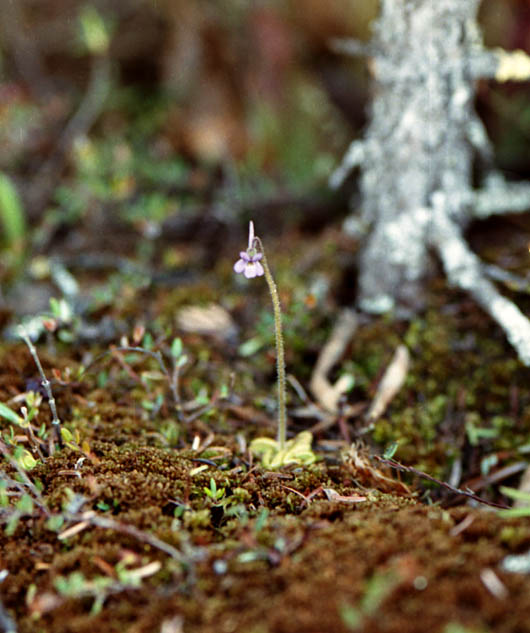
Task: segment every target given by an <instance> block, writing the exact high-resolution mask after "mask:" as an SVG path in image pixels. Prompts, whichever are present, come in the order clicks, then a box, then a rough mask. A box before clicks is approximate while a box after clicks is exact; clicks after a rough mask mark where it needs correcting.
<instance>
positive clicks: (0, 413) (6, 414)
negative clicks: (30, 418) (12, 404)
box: [0, 402, 29, 428]
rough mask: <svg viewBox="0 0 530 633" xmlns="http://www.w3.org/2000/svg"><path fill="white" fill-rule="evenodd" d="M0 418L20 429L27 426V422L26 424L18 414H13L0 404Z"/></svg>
mask: <svg viewBox="0 0 530 633" xmlns="http://www.w3.org/2000/svg"><path fill="white" fill-rule="evenodd" d="M0 418H4V419H5V420H7V421H8V422H11V423H12V424H16V425H17V426H20V427H22V428H26V427H28V426H29V422H27V421H26V420H25V419H24V418H22V417H21V416H20V415H18V413H15V412H14V411H13V409H10V408H9V407H8V406H7V405H6V404H4V403H3V402H0Z"/></svg>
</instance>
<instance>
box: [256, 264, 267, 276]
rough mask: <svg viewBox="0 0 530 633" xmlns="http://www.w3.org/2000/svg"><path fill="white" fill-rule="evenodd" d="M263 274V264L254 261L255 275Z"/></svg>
mask: <svg viewBox="0 0 530 633" xmlns="http://www.w3.org/2000/svg"><path fill="white" fill-rule="evenodd" d="M264 274H265V271H264V270H263V266H262V265H261V264H260V263H259V262H256V277H261V275H264Z"/></svg>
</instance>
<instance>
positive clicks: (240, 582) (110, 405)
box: [0, 217, 530, 633]
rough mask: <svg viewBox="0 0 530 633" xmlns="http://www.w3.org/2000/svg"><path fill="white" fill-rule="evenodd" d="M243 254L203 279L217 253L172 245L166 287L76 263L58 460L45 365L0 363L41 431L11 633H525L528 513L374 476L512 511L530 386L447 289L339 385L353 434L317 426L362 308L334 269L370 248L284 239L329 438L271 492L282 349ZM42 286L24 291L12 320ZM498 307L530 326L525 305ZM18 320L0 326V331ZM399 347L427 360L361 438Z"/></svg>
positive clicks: (367, 346)
mask: <svg viewBox="0 0 530 633" xmlns="http://www.w3.org/2000/svg"><path fill="white" fill-rule="evenodd" d="M255 220H256V221H257V222H258V223H259V222H260V218H259V217H257V218H255ZM263 223H265V224H266V220H265V219H264V220H263ZM503 226H508V229H506V230H507V231H508V233H509V235H508V238H509V239H506V240H504V238H503V239H501V238H502V232H499V231H498V230H497V229H496V228H495V227H492V226H490V227H489V228H488V227H487V230H484V231H483V232H482V234H481V235H479V236H478V238H477V241H476V244H475V246H476V247H478V248H479V249H481V254H482V255H483V256H486V257H487V254H488V249H493V252H494V255H495V258H496V261H501V260H503V257H504V258H505V259H506V257H507V256H508V254H509V255H510V257H512V260H511V261H512V269H513V271H514V272H517V267H518V266H519V267H524V266H526V260H525V257H527V256H528V255H527V251H526V249H523V248H520V244H519V242H517V240H520V237H521V235H522V234H523V236H524V235H526V234H525V230H526V229H525V228H524V227H523V228H521V225H520V224H519V225H517V226H516V225H512V226H511V228H510V225H509V222H508V223H507V224H506V222H505V224H503ZM104 235H108V232H105V233H104ZM237 237H238V239H239V237H240V239H241V240H242V243H241V245H240V246H239V247H238V246H237V243H238V242H237V239H233V240H230V241H231V242H232V241H233V242H234V246H235V249H234V256H231V255H230V254H228V253H227V252H223V253H222V257H219V259H218V260H217V261H216V262H215V263H214V264H213V265H211V266H210V267H209V268H207V267H206V268H205V267H204V266H203V269H202V270H201V265H200V264H199V263H197V262H200V261H204V259H206V260H207V259H208V256H209V255H208V253H209V252H211V251H209V250H208V248H207V247H204V246H202V247H201V248H202V254H199V255H197V254H196V253H195V254H194V250H193V248H194V246H193V245H191V246H190V244H188V243H187V242H186V241H185V240H183V241H181V242H179V243H176V244H174V245H172V246H171V247H170V248H169V250H168V252H167V253H165V260H166V261H171V262H173V263H174V266H175V268H174V270H173V272H172V275H173V277H172V279H173V281H171V280H170V282H168V281H167V279H166V278H164V281H163V282H160V281H157V280H156V279H155V277H152V278H151V279H150V280H149V282H148V283H147V282H146V281H145V279H144V278H142V279H141V280H140V281H138V274H137V273H134V274H131V273H130V270H128V269H127V270H125V271H121V272H120V271H119V270H118V271H117V269H116V270H114V271H113V272H111V271H109V270H106V271H105V272H104V273H102V271H101V270H96V271H94V270H91V269H90V267H89V266H88V265H86V262H85V265H79V266H78V267H77V268H76V266H75V263H72V260H68V261H70V264H69V270H70V271H73V272H74V274H75V279H76V281H77V284H78V286H79V288H81V289H82V291H81V295H84V296H85V299H86V297H87V296H89V297H90V301H88V303H87V302H86V301H85V303H83V301H82V300H81V298H79V297H78V298H77V299H76V301H75V302H74V303H75V305H78V306H79V305H81V306H83V305H84V306H85V307H84V308H79V312H78V313H77V314H74V315H73V316H72V315H65V314H64V313H62V314H61V313H60V308H59V307H57V305H56V306H55V311H53V310H52V314H51V315H49V316H48V329H55V332H53V333H50V332H48V333H45V334H43V336H42V337H41V342H40V344H39V345H38V353H39V357H40V360H41V362H42V365H43V368H44V371H45V373H46V375H47V376H48V377H49V378H50V382H51V387H52V390H53V394H54V397H55V399H56V402H57V408H58V416H59V418H60V420H61V423H62V427H63V428H64V429H66V430H67V431H66V433H65V434H64V435H63V446H62V447H61V446H60V445H59V442H58V441H57V439H56V438H55V436H54V434H53V430H52V428H51V426H52V425H51V421H52V417H51V413H50V411H49V407H48V402H47V397H46V392H45V390H44V389H43V386H42V381H41V379H40V376H39V373H38V371H37V368H36V366H35V362H34V359H33V358H32V356H31V354H30V351H29V350H28V348H27V346H26V345H25V344H24V343H23V342H21V341H14V340H11V341H7V340H6V341H4V342H3V343H2V345H1V348H0V402H2V403H5V405H7V406H9V407H10V409H11V410H12V411H14V412H20V407H21V405H23V404H25V405H26V407H27V408H28V409H29V410H30V411H32V415H33V416H34V417H33V418H32V419H31V421H30V422H29V424H27V425H26V426H24V423H23V421H22V418H20V416H19V420H18V423H17V421H16V420H15V423H13V420H11V423H10V420H9V419H6V416H5V415H4V416H3V417H4V419H3V420H2V422H1V423H2V437H3V439H2V452H3V453H4V456H5V457H6V460H7V461H6V462H4V466H3V481H4V483H3V484H2V488H1V489H0V501H1V503H2V508H1V509H0V512H1V516H2V518H3V520H4V526H5V529H4V530H3V531H2V532H1V533H0V568H1V569H3V570H7V572H8V574H7V575H6V576H5V578H4V580H3V582H2V583H1V584H0V592H1V596H2V601H3V604H4V607H5V610H6V614H7V618H12V619H13V620H14V621H15V622H16V626H17V629H16V630H17V631H18V632H19V633H89V632H92V631H101V632H104V633H113V632H118V631H119V632H120V633H121V632H125V631H127V633H154V632H157V633H158V632H159V631H160V633H199V632H201V633H210V632H211V633H287V632H289V633H347V632H351V631H363V632H365V633H371V632H373V633H376V632H377V633H392V632H394V633H413V632H417V633H425V632H426V631H429V632H433V633H436V632H438V631H439V632H443V633H487V632H491V633H493V632H495V633H516V632H520V633H524V632H525V631H530V575H529V563H528V556H526V558H525V557H524V556H523V555H524V554H526V552H528V550H529V548H530V519H529V518H528V516H527V515H528V512H525V511H521V512H520V514H521V516H519V517H517V516H505V515H502V513H499V511H498V510H497V509H496V508H495V507H492V506H491V505H488V504H480V503H477V502H475V501H473V500H470V499H469V498H467V497H464V496H462V495H455V494H454V493H452V492H451V491H449V490H447V489H446V488H443V487H441V486H439V485H437V484H435V483H433V482H432V481H429V480H426V479H424V478H422V477H418V476H417V475H415V474H412V475H411V474H403V473H401V472H400V471H398V470H395V469H390V468H389V466H388V464H387V463H385V462H384V461H381V460H379V461H378V460H376V459H375V458H374V456H377V455H379V456H381V455H383V452H384V451H385V449H386V448H387V447H389V446H392V445H393V443H394V442H397V451H396V453H395V454H394V459H395V460H397V461H398V462H400V463H402V464H405V465H407V466H412V467H414V468H415V469H416V470H419V471H422V472H425V473H427V474H429V475H431V476H432V477H435V478H438V479H440V480H443V481H449V480H450V481H451V482H453V484H456V485H458V487H459V488H460V489H464V490H472V491H474V492H475V493H476V494H477V495H478V496H480V497H482V498H484V500H485V501H486V502H488V503H498V504H500V505H503V504H504V505H511V504H512V503H513V499H510V498H509V496H506V494H504V493H506V490H505V489H501V486H503V485H505V486H511V487H515V488H516V487H517V486H518V485H519V480H520V477H521V474H522V472H523V471H524V469H525V467H526V459H527V457H526V455H527V453H528V452H529V451H530V445H529V434H528V432H529V429H530V382H529V381H528V370H527V369H525V368H524V367H522V366H521V365H520V363H519V362H518V361H517V359H516V357H515V354H514V352H513V350H512V349H511V348H510V347H509V345H508V343H507V342H506V341H505V339H504V337H503V335H502V332H501V331H500V330H498V328H496V326H494V325H493V324H492V323H491V322H490V320H489V319H488V317H487V316H486V315H485V314H484V313H483V312H481V311H480V309H478V308H477V307H476V306H475V305H474V304H473V302H472V301H471V300H470V299H469V298H467V297H465V296H464V295H462V294H460V293H454V292H452V291H450V290H448V289H447V287H446V286H445V282H444V280H443V279H442V278H439V279H436V278H435V279H434V280H433V281H432V282H431V284H430V286H429V288H428V290H427V295H426V296H427V299H426V304H425V309H424V311H423V312H422V314H420V315H418V316H417V317H415V318H413V319H412V320H409V321H404V320H402V321H400V320H394V319H391V318H377V319H372V320H366V321H363V322H362V323H361V325H360V327H359V328H358V330H357V332H356V333H355V336H354V338H353V341H352V342H351V344H350V345H349V346H348V348H347V349H346V350H345V353H344V355H343V359H342V361H341V363H339V365H338V366H337V375H339V374H341V373H348V374H350V375H352V376H353V378H354V381H355V382H354V386H353V388H352V390H351V391H350V392H349V393H348V394H347V400H348V403H349V404H352V405H354V404H355V405H358V406H357V408H356V409H354V410H356V411H357V413H356V414H352V415H351V416H350V417H344V416H343V417H341V416H336V417H335V418H329V417H327V418H326V417H325V416H324V414H323V412H322V410H321V409H319V408H318V406H313V408H312V409H311V407H309V406H308V405H309V404H310V402H309V401H308V400H307V398H308V396H307V395H306V394H305V393H304V391H303V389H302V388H301V387H300V385H304V386H307V385H308V383H309V379H310V376H311V372H312V370H313V367H314V364H315V362H316V358H317V357H318V354H319V351H320V349H321V348H322V346H323V345H324V343H325V341H326V339H327V336H328V335H329V332H330V329H331V327H332V326H333V323H334V319H335V317H336V314H337V310H338V308H337V301H338V300H339V299H338V298H339V297H340V295H341V293H342V294H344V293H346V292H347V291H349V290H351V289H348V288H347V285H348V283H349V279H348V278H347V277H344V279H345V280H346V281H344V279H343V277H342V276H341V273H340V270H341V267H342V270H344V269H347V267H348V266H349V265H350V264H351V261H353V257H354V255H353V252H354V250H355V245H354V244H352V243H350V241H348V240H347V239H346V238H344V237H343V236H342V235H341V233H340V232H339V231H337V230H335V229H325V230H323V231H322V232H320V233H319V234H318V236H316V237H315V235H306V236H300V235H299V234H297V232H296V231H294V229H291V230H290V232H289V231H287V233H285V236H284V237H283V238H282V239H281V240H280V239H274V238H272V237H271V238H270V239H269V241H268V242H267V244H266V246H267V248H268V253H269V261H270V263H271V266H272V267H273V269H274V271H275V273H276V276H277V282H278V285H279V288H280V295H281V300H282V304H283V307H284V311H285V315H284V320H285V344H286V350H287V368H288V373H289V374H290V375H292V376H294V377H295V378H296V381H292V382H291V384H295V385H298V388H297V389H295V388H291V387H290V389H289V394H288V411H289V417H290V420H289V435H290V436H292V435H294V434H295V433H297V432H300V431H301V430H306V429H311V428H312V427H313V426H314V425H315V424H319V423H320V430H317V431H316V432H315V433H314V440H313V450H314V452H315V454H316V456H317V461H316V462H315V463H314V464H312V465H310V466H304V467H300V466H296V465H291V466H286V467H284V468H280V469H278V470H274V471H268V470H267V469H265V468H264V467H263V466H261V465H260V463H259V462H257V461H256V459H254V458H253V457H252V455H251V454H250V452H249V449H248V446H249V443H250V441H251V440H252V439H253V438H254V437H256V436H259V435H266V436H271V437H274V435H275V419H274V416H275V413H274V411H275V401H274V398H273V395H274V392H275V388H274V381H275V358H274V341H273V337H272V330H273V328H272V322H271V316H270V314H269V313H270V310H269V306H268V297H267V294H266V289H265V288H266V287H265V284H264V283H263V280H253V281H252V282H247V281H245V280H243V279H241V278H240V277H236V276H235V275H233V273H232V265H233V261H234V260H235V259H236V258H237V252H238V250H241V248H243V247H244V244H245V237H244V233H243V232H241V234H240V236H237ZM94 239H99V237H98V236H96V237H95V238H94ZM109 239H110V238H109ZM514 239H515V241H516V242H517V244H519V246H517V244H516V245H515V246H514ZM74 241H75V240H74ZM61 249H63V250H61V252H62V253H63V255H64V252H65V250H64V248H63V246H61ZM518 249H519V250H518ZM286 253H288V255H286ZM169 254H172V257H170V256H169ZM114 255H116V253H114ZM201 258H203V259H202V260H201ZM514 258H515V259H514ZM63 261H67V260H66V259H65V260H63ZM190 261H191V262H195V265H196V266H197V269H198V270H200V271H201V272H200V273H198V274H197V275H191V276H190V275H189V271H190V270H192V268H191V266H190V264H189V262H190ZM183 262H184V264H183ZM337 262H339V263H340V266H338V265H337ZM114 265H115V263H114V264H113V266H114ZM166 272H167V271H166ZM169 276H170V277H171V275H169ZM166 277H167V275H166ZM174 279H177V281H176V282H175V281H174ZM48 282H50V280H49V279H48ZM43 283H44V284H46V281H44V282H43V281H42V280H38V281H36V280H35V279H33V280H30V279H29V278H26V279H25V280H24V281H23V282H22V283H21V285H20V290H19V293H20V296H22V297H23V300H21V301H22V302H27V303H29V304H31V298H32V295H34V294H38V289H41V286H42V284H43ZM50 283H51V282H50ZM345 284H346V287H345ZM104 290H105V292H104ZM39 292H40V290H39ZM48 292H49V293H52V292H53V290H51V289H50V288H48ZM507 292H508V293H510V292H511V293H512V294H513V296H514V297H515V299H516V300H517V302H518V303H519V305H522V306H523V308H524V306H525V304H527V307H528V304H529V297H528V295H526V294H525V293H524V292H517V293H515V291H513V290H510V289H507ZM101 297H104V298H101ZM212 304H215V305H216V306H217V312H215V311H213V312H212V311H211V310H208V306H211V305H212ZM87 305H90V309H88V308H87V307H86V306H87ZM190 305H191V306H194V307H195V308H196V309H197V310H199V311H196V312H192V313H190V312H189V310H188V311H186V308H189V306H190ZM219 315H222V318H221V317H220V316H219ZM15 316H16V315H15V314H14V311H13V310H12V311H9V310H4V312H3V313H2V319H3V322H4V324H6V325H7V324H12V323H14V322H15V321H16V318H15ZM17 318H18V317H17ZM7 331H8V332H9V330H7ZM123 337H127V340H124V338H123ZM176 337H178V341H177V342H175V338H176ZM400 343H404V344H405V345H406V346H407V347H408V349H409V351H410V353H411V359H412V360H411V366H410V369H409V372H408V375H407V378H406V381H405V384H404V386H403V387H402V389H401V391H400V392H399V394H398V395H397V396H396V397H395V398H394V400H393V401H392V402H391V404H390V406H389V408H388V409H387V411H386V413H385V414H384V415H383V416H382V417H380V419H379V420H377V422H376V423H375V425H374V428H373V429H372V430H371V431H370V432H369V433H363V434H361V433H359V430H360V429H362V427H363V413H364V412H365V411H366V408H367V406H368V405H369V403H370V401H371V399H372V398H373V396H374V393H375V391H376V388H377V384H378V383H379V382H380V379H381V376H382V375H383V373H384V370H385V368H386V366H387V365H388V363H389V362H390V359H391V358H392V355H393V353H394V351H395V349H396V347H397V345H399V344H400ZM133 348H135V349H133ZM138 348H141V350H144V351H139V349H138ZM158 352H160V356H157V354H158ZM160 359H162V362H160ZM179 359H181V360H180V361H179ZM172 363H173V365H174V366H178V365H180V367H179V370H178V375H175V374H173V373H172V371H173V370H172V369H171V366H172ZM168 368H169V369H168ZM166 370H167V373H166ZM174 377H175V379H173V378H174ZM28 392H33V393H35V392H37V393H39V394H41V395H42V401H40V402H39V398H37V401H35V396H34V395H33V396H29V397H28V396H27V395H23V394H27V393H28ZM304 408H305V410H306V411H307V410H310V411H313V413H312V414H311V415H309V417H304V414H303V411H304ZM5 413H6V412H5V410H4V414H5ZM17 415H19V414H18V413H17ZM306 416H307V414H306ZM15 417H16V416H15ZM323 419H326V420H327V424H324V425H322V424H321V423H322V420H323ZM21 422H22V423H21ZM28 426H29V428H28ZM28 450H29V452H30V453H31V456H32V458H33V459H30V460H29V462H27V461H26V462H25V461H24V458H25V457H26V458H27V457H28V454H27V452H24V451H28ZM525 514H526V516H525ZM514 555H515V556H517V557H516V558H509V557H510V556H514ZM516 565H519V568H520V571H519V572H516V571H514V566H516ZM7 621H8V620H6V622H7Z"/></svg>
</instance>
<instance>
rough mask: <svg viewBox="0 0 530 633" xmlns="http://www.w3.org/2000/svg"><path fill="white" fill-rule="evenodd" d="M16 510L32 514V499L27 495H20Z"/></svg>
mask: <svg viewBox="0 0 530 633" xmlns="http://www.w3.org/2000/svg"><path fill="white" fill-rule="evenodd" d="M16 507H17V510H18V511H19V512H20V513H21V514H32V513H33V499H32V498H31V497H30V496H29V495H28V494H25V495H22V497H20V499H19V500H18V503H17V506H16Z"/></svg>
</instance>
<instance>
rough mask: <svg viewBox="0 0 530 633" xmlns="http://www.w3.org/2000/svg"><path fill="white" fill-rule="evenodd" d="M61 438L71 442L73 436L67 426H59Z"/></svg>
mask: <svg viewBox="0 0 530 633" xmlns="http://www.w3.org/2000/svg"><path fill="white" fill-rule="evenodd" d="M61 438H62V439H63V442H72V441H73V439H74V436H73V435H72V434H71V433H70V431H69V430H68V429H67V428H65V427H64V426H63V427H61Z"/></svg>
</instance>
